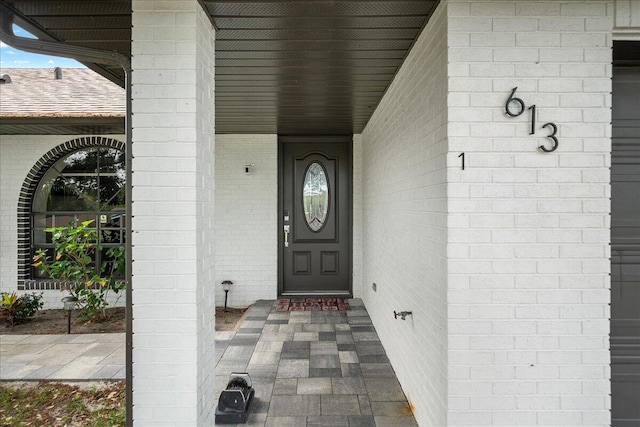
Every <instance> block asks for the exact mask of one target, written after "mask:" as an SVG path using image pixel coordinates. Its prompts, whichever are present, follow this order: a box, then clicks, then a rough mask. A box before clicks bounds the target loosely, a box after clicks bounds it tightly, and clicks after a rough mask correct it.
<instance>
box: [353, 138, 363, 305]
mask: <svg viewBox="0 0 640 427" xmlns="http://www.w3.org/2000/svg"><path fill="white" fill-rule="evenodd" d="M352 173H353V181H352V185H353V237H352V238H353V262H352V265H353V296H354V298H362V291H363V283H362V281H363V269H362V227H363V212H362V195H363V194H362V135H360V134H357V135H353V172H352Z"/></svg>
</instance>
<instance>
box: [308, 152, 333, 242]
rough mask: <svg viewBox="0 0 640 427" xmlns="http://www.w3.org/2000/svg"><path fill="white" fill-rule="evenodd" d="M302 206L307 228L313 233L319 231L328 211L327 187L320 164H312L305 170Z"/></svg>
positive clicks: (325, 177)
mask: <svg viewBox="0 0 640 427" xmlns="http://www.w3.org/2000/svg"><path fill="white" fill-rule="evenodd" d="M303 205H304V213H305V217H306V218H305V219H306V220H307V224H308V225H309V228H311V230H313V231H318V230H320V229H321V228H322V226H323V225H324V222H325V220H326V218H327V212H328V210H329V186H328V183H327V176H326V175H325V173H324V168H323V167H322V165H320V163H315V162H314V163H312V164H311V165H310V166H309V169H307V173H306V175H305V178H304V186H303Z"/></svg>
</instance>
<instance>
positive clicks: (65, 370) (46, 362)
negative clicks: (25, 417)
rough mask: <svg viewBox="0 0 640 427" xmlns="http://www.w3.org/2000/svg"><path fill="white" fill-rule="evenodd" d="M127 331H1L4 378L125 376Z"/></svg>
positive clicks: (0, 373)
mask: <svg viewBox="0 0 640 427" xmlns="http://www.w3.org/2000/svg"><path fill="white" fill-rule="evenodd" d="M124 335H125V334H123V333H122V334H82V335H76V334H70V335H0V380H60V381H86V380H92V381H94V380H123V379H125V336H124Z"/></svg>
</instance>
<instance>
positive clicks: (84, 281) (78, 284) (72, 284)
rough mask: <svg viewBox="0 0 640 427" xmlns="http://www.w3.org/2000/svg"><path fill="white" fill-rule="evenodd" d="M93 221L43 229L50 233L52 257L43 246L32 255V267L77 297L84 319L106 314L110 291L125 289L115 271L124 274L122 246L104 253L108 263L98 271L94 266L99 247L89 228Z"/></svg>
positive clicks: (92, 230)
mask: <svg viewBox="0 0 640 427" xmlns="http://www.w3.org/2000/svg"><path fill="white" fill-rule="evenodd" d="M93 222H94V221H93V220H90V221H84V222H81V223H78V222H76V221H72V222H71V223H70V224H69V225H68V226H66V227H55V228H47V229H45V231H47V232H49V233H52V241H53V243H54V245H55V251H54V253H55V255H54V258H53V259H51V258H50V257H49V256H47V254H46V252H45V251H44V250H42V249H41V250H39V251H38V252H37V253H36V255H35V256H34V257H33V261H34V264H33V266H34V267H36V268H38V269H39V270H40V271H41V272H43V273H45V274H47V275H48V276H49V277H50V278H51V279H53V280H56V281H58V282H59V283H60V284H61V289H62V290H63V291H68V292H69V293H70V294H71V295H73V296H75V297H76V298H78V305H79V306H80V308H81V309H82V312H81V317H83V318H85V319H97V318H99V317H100V316H102V317H105V309H106V307H107V305H109V303H108V302H107V296H108V294H109V292H114V293H115V294H118V293H119V292H120V291H122V290H123V289H124V288H125V282H124V281H123V280H121V279H119V278H118V273H119V277H122V276H123V275H124V266H125V248H124V246H114V247H112V248H109V249H108V250H107V251H106V253H107V255H108V256H109V257H110V258H111V262H103V263H102V265H101V266H100V269H99V270H98V269H96V268H95V266H94V265H93V260H94V254H95V253H96V251H101V250H102V245H100V244H99V243H98V233H97V231H96V229H95V228H91V223H93Z"/></svg>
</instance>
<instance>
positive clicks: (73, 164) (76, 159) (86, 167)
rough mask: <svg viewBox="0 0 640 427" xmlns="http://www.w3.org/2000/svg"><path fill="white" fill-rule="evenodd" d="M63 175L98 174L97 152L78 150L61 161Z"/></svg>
mask: <svg viewBox="0 0 640 427" xmlns="http://www.w3.org/2000/svg"><path fill="white" fill-rule="evenodd" d="M63 163H64V171H63V172H64V173H76V174H80V173H82V174H95V173H96V172H98V150H97V149H88V150H80V151H76V152H75V153H72V154H69V155H68V156H67V157H65V158H64V159H63Z"/></svg>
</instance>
